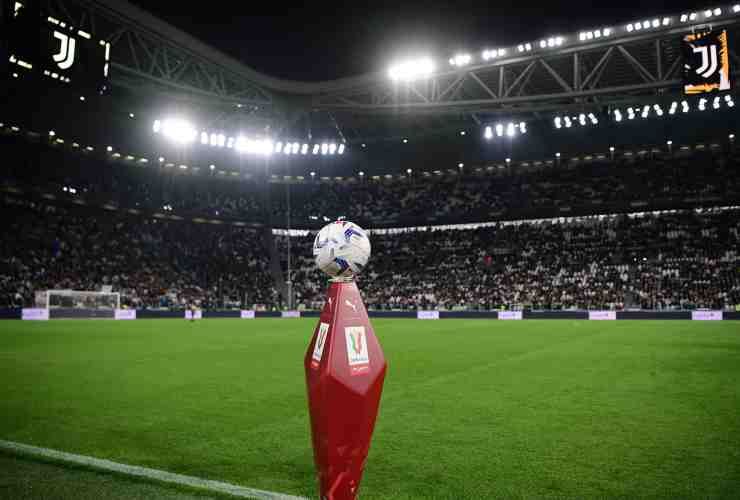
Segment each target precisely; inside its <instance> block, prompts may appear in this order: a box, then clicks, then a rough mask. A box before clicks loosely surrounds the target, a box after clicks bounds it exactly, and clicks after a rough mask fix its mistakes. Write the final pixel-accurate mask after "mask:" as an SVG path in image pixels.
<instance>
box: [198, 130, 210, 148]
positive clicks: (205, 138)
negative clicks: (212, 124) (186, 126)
mask: <svg viewBox="0 0 740 500" xmlns="http://www.w3.org/2000/svg"><path fill="white" fill-rule="evenodd" d="M208 142H209V139H208V132H201V133H200V143H201V144H203V145H205V146H208Z"/></svg>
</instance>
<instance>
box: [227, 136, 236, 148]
mask: <svg viewBox="0 0 740 500" xmlns="http://www.w3.org/2000/svg"><path fill="white" fill-rule="evenodd" d="M234 140H235V139H234V138H233V137H229V140H228V141H226V147H227V148H229V149H231V148H233V147H234Z"/></svg>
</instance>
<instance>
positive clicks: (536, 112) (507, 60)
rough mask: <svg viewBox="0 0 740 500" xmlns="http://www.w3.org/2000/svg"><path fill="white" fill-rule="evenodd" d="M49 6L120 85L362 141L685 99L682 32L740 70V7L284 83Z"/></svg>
mask: <svg viewBox="0 0 740 500" xmlns="http://www.w3.org/2000/svg"><path fill="white" fill-rule="evenodd" d="M49 8H50V9H51V10H50V12H51V13H52V15H54V16H55V17H57V18H59V19H61V20H63V21H65V22H67V23H70V24H72V25H75V26H78V27H80V28H83V29H86V30H88V31H90V32H91V33H92V34H93V35H94V36H95V37H96V38H100V39H105V40H108V41H109V42H110V43H111V45H112V52H113V58H112V61H113V71H112V73H111V79H112V83H113V85H114V87H121V88H125V89H128V90H130V91H132V92H134V93H136V94H145V95H148V96H154V95H163V96H168V97H172V96H173V95H176V96H177V97H178V98H180V99H182V98H185V99H187V100H189V101H191V102H194V103H195V102H198V103H200V104H202V105H205V106H213V109H214V117H215V118H214V120H219V119H224V115H223V109H224V108H231V109H232V111H233V109H234V107H237V108H238V109H240V110H243V112H244V113H248V114H249V116H250V117H253V118H254V119H262V120H265V121H266V123H269V124H270V126H271V129H272V130H293V131H301V130H303V131H305V130H307V129H308V130H310V129H311V127H312V126H313V127H317V128H322V127H323V128H324V129H334V130H335V131H336V133H337V134H338V135H339V136H340V138H341V139H342V140H344V141H346V142H347V143H348V144H350V145H352V144H360V143H366V142H377V141H384V140H395V139H398V138H400V137H407V136H424V135H436V134H442V133H446V132H447V131H449V130H461V129H465V128H472V127H476V128H478V129H480V130H481V132H482V126H483V125H485V124H487V123H489V122H490V121H491V120H495V119H498V118H499V117H503V118H506V119H514V120H517V121H518V120H535V119H540V118H544V117H547V118H550V117H551V116H553V113H563V112H567V111H568V110H574V111H576V110H577V111H576V112H579V113H580V112H588V111H589V110H603V109H604V107H609V106H617V105H620V104H623V103H627V102H629V104H630V105H634V104H639V103H640V102H643V101H644V102H648V101H654V100H655V99H656V96H657V97H665V96H670V95H673V96H676V95H678V94H679V92H680V87H681V72H682V65H681V38H682V36H683V35H685V34H687V33H691V32H692V30H695V29H697V28H698V27H702V26H711V27H712V28H714V29H717V28H726V29H728V30H729V31H730V32H731V34H734V35H735V36H732V35H731V36H730V40H731V47H730V54H729V55H730V58H731V60H732V62H733V66H735V65H740V51H738V36H737V32H738V25H739V24H740V7H738V5H722V6H715V7H713V8H712V9H708V10H706V11H697V12H686V13H676V14H675V15H673V16H668V17H661V18H657V19H652V18H644V19H641V20H639V21H635V22H634V23H630V24H628V25H619V26H608V25H607V26H603V27H600V28H598V29H592V30H589V31H580V32H576V33H571V34H563V35H562V36H558V37H552V38H544V39H542V40H535V41H528V42H523V43H522V44H520V45H518V46H514V47H502V48H496V49H493V50H492V49H487V50H485V51H484V52H482V53H481V52H479V53H478V55H472V54H466V55H465V56H464V57H463V58H462V59H459V58H455V57H453V59H451V60H450V63H449V64H448V63H447V61H446V60H444V63H439V62H438V63H437V70H436V71H435V72H433V73H432V74H431V75H428V76H427V77H425V78H424V79H422V80H418V81H405V82H397V81H392V80H391V79H390V78H388V75H387V74H386V73H372V74H366V75H360V76H357V77H351V78H343V79H339V80H333V81H325V82H300V81H292V80H285V79H279V78H274V77H271V76H268V75H265V74H263V73H260V72H257V71H255V70H253V69H252V68H250V67H248V66H247V65H245V64H243V63H241V62H239V61H237V60H236V59H234V58H231V57H229V56H227V55H225V54H223V53H221V52H219V51H218V50H216V49H214V48H212V47H210V46H208V45H207V44H205V43H203V42H201V41H199V40H197V39H195V38H194V37H192V36H190V35H188V34H186V33H184V32H183V31H181V30H179V29H177V28H175V27H173V26H171V25H169V24H168V23H166V22H164V21H162V20H160V19H158V18H156V17H154V16H152V15H150V14H148V13H147V12H145V11H144V10H142V9H140V8H138V7H136V6H134V5H132V4H130V3H128V2H126V1H123V0H95V1H92V0H54V1H50V2H49ZM481 54H482V55H481ZM735 74H736V72H735Z"/></svg>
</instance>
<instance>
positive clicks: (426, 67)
mask: <svg viewBox="0 0 740 500" xmlns="http://www.w3.org/2000/svg"><path fill="white" fill-rule="evenodd" d="M432 73H434V61H432V60H431V59H430V58H428V57H424V58H420V59H411V60H408V61H401V62H399V63H396V64H393V65H391V67H390V68H389V69H388V77H389V78H390V79H391V80H393V81H394V82H411V81H413V80H417V79H420V78H429V76H431V74H432Z"/></svg>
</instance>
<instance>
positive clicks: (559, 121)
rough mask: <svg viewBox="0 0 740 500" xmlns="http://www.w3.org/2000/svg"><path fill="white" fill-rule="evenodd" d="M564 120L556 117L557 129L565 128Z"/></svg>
mask: <svg viewBox="0 0 740 500" xmlns="http://www.w3.org/2000/svg"><path fill="white" fill-rule="evenodd" d="M561 122H562V120H561V119H560V117H559V116H556V117H555V128H563V124H562V123H561Z"/></svg>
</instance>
